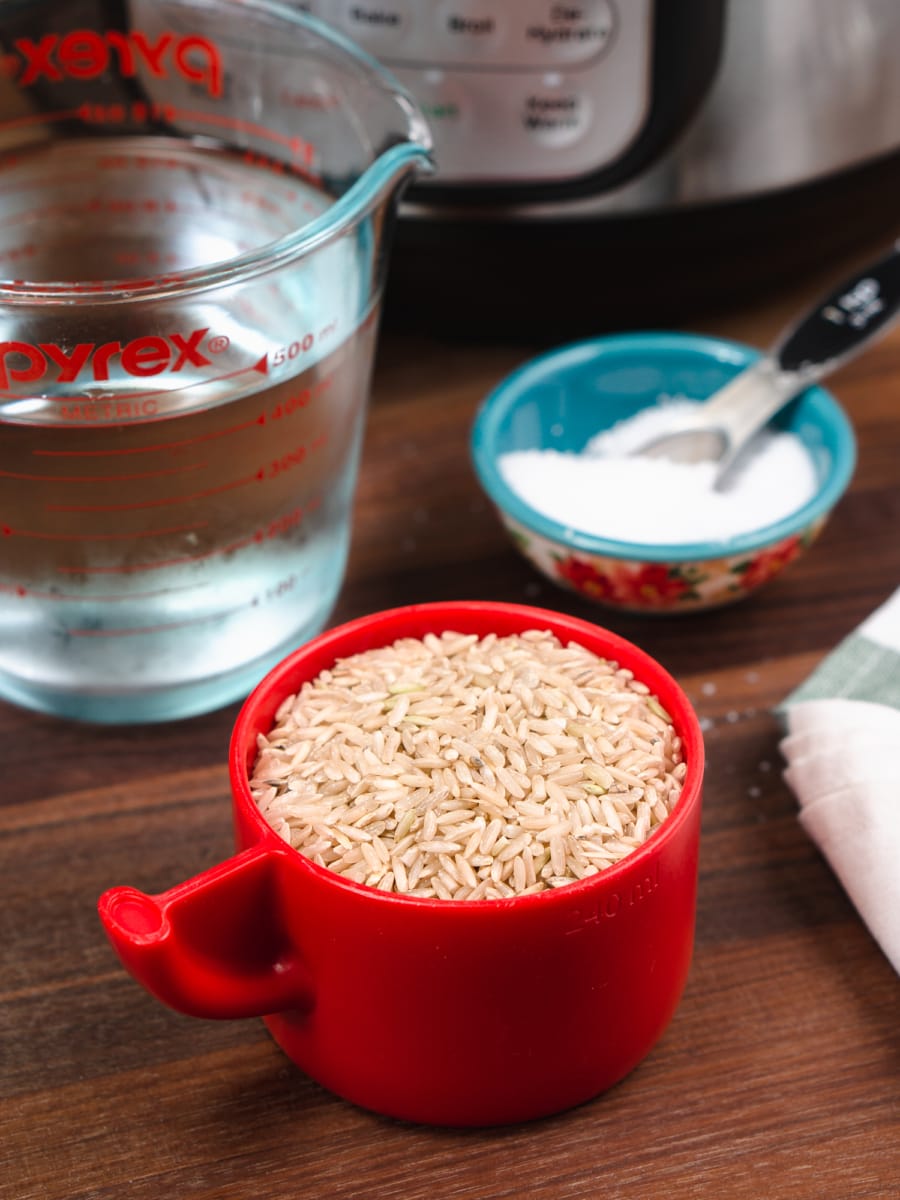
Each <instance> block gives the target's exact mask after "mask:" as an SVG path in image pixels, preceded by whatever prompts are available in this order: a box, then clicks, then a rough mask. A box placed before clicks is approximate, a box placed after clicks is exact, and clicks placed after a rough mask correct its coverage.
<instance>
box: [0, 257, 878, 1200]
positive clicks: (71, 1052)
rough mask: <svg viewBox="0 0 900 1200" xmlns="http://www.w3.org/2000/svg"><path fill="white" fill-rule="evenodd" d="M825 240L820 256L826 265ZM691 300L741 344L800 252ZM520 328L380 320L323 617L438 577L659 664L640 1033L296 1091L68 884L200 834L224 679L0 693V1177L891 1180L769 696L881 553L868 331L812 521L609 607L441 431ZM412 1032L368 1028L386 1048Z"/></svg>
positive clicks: (647, 1184)
mask: <svg viewBox="0 0 900 1200" xmlns="http://www.w3.org/2000/svg"><path fill="white" fill-rule="evenodd" d="M845 265H847V266H849V265H850V264H845ZM833 275H834V270H833V269H832V270H829V271H828V272H824V271H823V273H822V276H821V277H820V278H810V279H806V280H804V281H802V285H801V286H799V287H798V289H797V290H796V292H794V293H792V294H782V295H779V296H778V297H777V298H771V299H770V301H769V302H768V303H766V304H764V305H760V306H758V307H755V308H753V309H750V310H747V311H746V312H743V313H737V314H732V315H730V316H728V317H727V318H716V317H710V318H709V320H707V321H706V322H703V323H698V324H696V325H695V327H696V328H702V329H705V330H706V331H709V332H714V333H721V334H726V335H729V336H733V337H737V338H741V339H743V340H746V341H750V342H753V343H756V344H758V345H765V344H766V343H767V342H768V341H770V340H771V339H772V338H773V337H774V336H775V334H776V333H777V332H778V331H779V329H780V328H781V326H782V325H783V324H784V322H785V321H786V320H787V318H788V317H789V316H790V314H791V313H792V312H793V311H795V310H796V309H797V307H798V306H799V305H800V304H801V303H803V301H804V299H806V298H809V297H811V296H812V295H813V294H814V293H815V291H816V290H817V289H818V288H819V287H820V285H821V284H822V283H823V282H824V281H825V280H826V279H828V278H832V277H833ZM535 348H536V347H521V346H485V345H480V346H477V347H469V346H459V345H453V344H451V343H440V342H437V341H433V342H432V341H426V340H423V339H418V338H417V339H412V338H402V337H399V336H397V335H392V336H391V337H390V338H387V339H385V340H384V341H383V343H382V345H381V348H380V352H379V359H378V364H377V370H376V380H375V396H374V400H373V404H372V407H371V412H370V419H369V426H368V433H367V439H366V445H365V450H364V456H363V466H362V473H361V478H360V485H359V491H358V497H357V505H356V519H355V531H354V542H353V552H352V556H351V561H350V565H349V570H348V576H347V582H346V586H345V588H344V590H343V592H342V595H341V597H340V600H339V603H338V606H337V608H336V610H335V612H334V614H333V617H332V620H333V622H337V621H339V620H344V619H347V618H350V617H353V616H355V615H358V614H361V613H365V612H370V611H372V610H373V609H376V608H381V607H386V606H389V605H393V604H401V603H407V602H411V601H424V600H434V599H442V598H453V597H457V598H497V599H506V600H516V601H525V602H529V603H536V604H542V605H545V606H548V607H553V608H558V609H561V610H564V611H567V612H571V613H575V614H577V615H579V616H585V617H589V618H592V619H594V620H598V621H600V622H601V623H604V624H607V625H609V626H610V627H612V628H614V629H615V630H616V631H617V632H619V633H621V634H623V635H625V636H626V637H629V638H631V639H632V640H635V641H637V642H639V643H640V644H641V645H642V646H644V647H645V648H646V649H647V650H648V651H649V652H650V653H652V654H654V655H655V656H657V657H658V658H660V659H661V660H662V661H663V662H664V663H665V664H666V666H668V668H669V669H670V670H671V671H672V672H674V673H675V674H676V675H677V676H678V678H679V679H680V680H681V681H682V682H683V683H684V685H685V687H686V689H687V691H688V693H689V694H690V696H691V698H692V699H693V701H694V703H695V705H696V707H697V709H698V712H699V714H700V716H701V718H702V719H703V721H704V727H705V729H706V741H707V749H708V756H709V766H708V775H707V786H706V791H705V801H704V818H703V835H702V847H701V878H700V900H699V911H698V926H697V944H696V952H695V958H694V964H693V967H692V971H691V976H690V980H689V983H688V988H687V992H686V994H685V996H684V999H683V1001H682V1003H681V1005H680V1007H679V1009H678V1012H677V1013H676V1015H675V1018H674V1020H673V1022H672V1024H671V1026H670V1028H669V1029H668V1031H667V1032H666V1034H665V1036H664V1037H663V1039H662V1041H661V1042H660V1043H659V1045H658V1046H657V1047H656V1048H655V1049H654V1050H653V1052H652V1053H651V1054H650V1056H649V1057H648V1059H647V1060H646V1061H645V1062H644V1063H643V1064H642V1065H641V1066H640V1067H639V1068H638V1069H637V1070H636V1071H634V1073H633V1074H632V1075H631V1076H630V1077H629V1078H627V1079H626V1080H625V1081H624V1082H622V1083H621V1084H620V1085H619V1086H617V1087H616V1088H614V1089H613V1090H612V1091H611V1092H609V1093H608V1094H606V1095H604V1096H601V1097H599V1098H597V1099H596V1100H595V1101H593V1102H591V1103H590V1104H586V1105H584V1106H582V1107H581V1108H579V1109H576V1110H574V1111H572V1112H569V1113H565V1114H562V1115H560V1116H558V1117H554V1118H552V1119H549V1120H545V1121H541V1122H537V1123H534V1124H531V1125H522V1126H513V1127H510V1128H505V1129H497V1130H482V1131H474V1132H473V1131H468V1132H461V1131H456V1130H444V1129H428V1128H422V1127H416V1126H411V1125H406V1124H403V1123H400V1122H395V1121H389V1120H385V1119H382V1118H379V1117H377V1116H373V1115H372V1114H369V1113H366V1112H363V1111H360V1110H358V1109H356V1108H354V1107H352V1106H350V1105H348V1104H345V1103H343V1102H342V1101H340V1100H338V1099H336V1098H335V1097H333V1096H331V1095H329V1094H327V1093H326V1092H324V1091H323V1090H322V1089H321V1088H319V1087H318V1086H317V1085H316V1084H314V1083H313V1082H311V1081H310V1080H308V1079H307V1078H305V1077H304V1076H303V1075H302V1074H301V1073H300V1072H299V1071H297V1070H296V1069H295V1068H293V1067H292V1065H291V1064H290V1063H289V1062H287V1060H286V1059H285V1058H284V1056H283V1055H282V1054H281V1052H280V1051H279V1050H278V1049H277V1047H275V1045H274V1044H273V1043H272V1042H271V1041H270V1040H269V1038H268V1035H267V1034H266V1032H265V1030H264V1028H263V1026H262V1024H261V1023H260V1022H255V1021H246V1022H223V1023H214V1022H202V1021H194V1020H191V1019H189V1018H187V1017H182V1016H179V1015H177V1014H175V1013H171V1012H169V1011H168V1010H166V1009H163V1008H162V1007H161V1006H160V1005H159V1004H157V1003H156V1002H155V1001H154V1000H152V999H151V998H150V997H149V996H148V995H146V994H145V993H144V992H143V991H142V990H141V989H139V988H138V987H137V985H136V984H134V983H133V982H131V980H130V979H129V978H128V977H127V976H126V975H125V974H124V972H123V971H122V970H121V969H120V967H119V966H118V963H117V961H116V960H115V958H114V956H113V954H112V951H111V950H110V949H109V947H108V946H107V945H106V942H105V940H104V937H103V934H102V931H101V929H100V926H99V922H98V920H97V917H96V913H95V904H96V899H97V897H98V896H99V894H100V893H101V892H102V891H103V890H104V889H105V888H107V887H109V886H111V885H112V884H116V883H124V882H127V883H131V884H134V885H135V886H138V887H141V888H144V889H147V890H150V891H157V890H162V889H164V888H165V887H167V886H169V885H171V884H173V883H175V882H177V881H179V880H180V879H182V878H184V877H186V876H189V875H191V874H194V873H196V872H197V871H199V870H202V869H203V868H204V867H207V866H209V865H211V864H212V863H214V862H216V861H217V860H219V859H221V858H223V857H225V856H227V855H228V854H229V852H230V849H231V831H230V814H229V809H228V785H227V777H226V772H225V767H224V760H225V750H226V746H227V740H228V735H229V731H230V727H231V724H232V721H233V719H234V716H235V713H236V711H237V706H236V705H233V706H231V707H229V708H228V709H225V710H223V711H221V712H218V713H214V714H211V715H209V716H205V717H201V718H197V719H195V720H191V721H185V722H180V723H177V724H172V725H165V726H158V727H148V728H143V729H115V728H110V729H104V728H91V727H81V726H78V725H75V724H73V723H67V722H62V721H57V720H54V719H52V718H49V717H43V716H39V715H37V714H34V713H28V712H23V711H21V710H18V709H16V708H13V707H11V706H8V705H2V704H0V746H2V754H3V776H2V783H0V847H2V849H0V854H2V860H3V861H2V864H0V865H2V872H0V889H2V891H0V901H2V903H0V956H2V976H0V1198H2V1200H145V1198H146V1200H150V1198H153V1200H157V1198H158V1197H163V1196H164V1197H172V1198H178V1200H181V1198H191V1200H214V1198H215V1200H220V1198H221V1200H225V1198H231V1197H236V1198H243V1197H249V1196H252V1197H254V1198H256V1200H269V1198H272V1200H274V1198H275V1197H279V1198H283V1197H295V1196H296V1197H301V1196H302V1197H304V1198H309V1200H326V1198H329V1200H330V1198H335V1200H343V1198H347V1200H349V1198H354V1200H355V1198H357V1197H360V1198H361V1197H365V1198H366V1200H417V1198H419V1197H422V1198H424V1197H429V1198H431V1197H434V1198H437V1200H443V1198H447V1200H456V1198H459V1200H475V1198H478V1200H501V1198H507V1197H508V1198H510V1200H512V1198H513V1197H519V1196H522V1195H525V1194H528V1195H529V1196H531V1197H532V1198H533V1200H575V1198H579V1200H580V1198H589V1197H596V1196H603V1197H604V1198H605V1200H638V1198H640V1200H646V1198H648V1197H667V1198H671V1200H695V1198H701V1197H702V1198H704V1200H705V1198H708V1197H734V1198H735V1200H745V1198H746V1200H751V1198H752V1200H757V1198H758V1197H760V1196H766V1197H767V1198H769V1200H890V1198H891V1197H896V1196H898V1195H900V1036H898V1024H900V1023H898V1017H900V1011H898V1010H900V1003H898V1001H900V985H898V980H897V977H896V975H895V974H894V973H893V972H892V970H891V968H890V967H889V965H888V963H887V962H886V960H885V959H884V957H883V956H882V955H881V954H880V952H879V950H878V948H877V947H876V946H875V944H874V943H873V941H872V939H871V938H870V937H869V935H868V933H867V932H866V930H865V928H864V926H863V925H862V924H861V922H860V920H859V918H858V917H857V915H856V913H855V911H854V909H853V908H852V906H851V905H850V904H849V902H848V900H847V898H846V897H845V895H844V893H843V892H842V890H841V888H840V886H839V884H838V883H837V881H836V880H835V878H834V876H833V875H832V873H831V871H830V870H829V868H828V867H827V865H826V864H825V863H824V862H823V860H822V859H821V857H820V856H819V855H818V853H817V852H816V850H815V848H814V847H813V846H812V845H811V843H810V842H809V841H808V840H807V839H806V837H805V835H804V834H803V832H802V831H801V829H800V828H799V826H798V823H797V821H796V815H795V814H796V806H795V802H794V800H793V798H792V796H791V794H790V792H789V791H788V789H787V788H786V786H785V784H784V782H783V780H782V778H781V763H780V760H779V754H778V747H777V742H778V736H779V730H778V725H777V723H776V720H775V718H774V717H773V716H772V711H771V710H772V707H773V706H774V705H775V704H777V703H778V701H779V700H780V699H781V698H782V697H783V696H784V695H785V694H786V693H787V692H788V691H790V690H791V688H793V687H794V686H796V684H798V683H799V682H800V681H801V680H802V679H803V678H804V677H805V676H806V675H807V674H808V673H809V671H810V670H811V669H812V668H813V667H814V666H815V664H816V663H817V662H818V661H819V660H820V658H821V657H822V656H823V655H824V654H825V653H826V652H827V651H828V649H829V648H830V647H832V646H833V645H834V644H835V643H836V642H837V641H838V640H839V639H840V638H841V637H843V636H844V635H845V634H846V633H848V632H849V631H850V630H851V629H852V628H853V627H854V626H855V625H856V624H858V622H859V621H860V620H862V619H863V617H865V616H866V615H867V613H869V612H870V611H871V610H872V609H873V608H874V607H875V606H876V605H877V604H879V603H880V602H881V601H883V600H884V599H885V598H886V597H887V596H888V595H889V594H890V593H891V592H892V591H893V590H894V588H895V587H896V586H897V585H898V583H900V538H898V535H897V531H898V528H900V467H898V463H900V330H895V331H894V332H893V333H892V334H891V335H889V336H888V337H887V338H886V339H885V340H884V341H883V342H881V343H880V344H879V345H877V346H876V347H875V348H873V349H872V350H871V351H870V352H869V353H868V355H867V356H866V357H865V358H863V359H862V360H860V361H859V362H857V363H854V364H850V365H848V366H847V367H845V368H844V369H843V370H842V372H841V373H840V375H839V376H838V377H836V378H835V380H834V383H833V387H834V390H835V392H836V393H837V394H838V395H839V397H840V398H841V400H842V401H843V403H844V404H845V406H846V408H847V410H848V412H849V414H850V416H851V418H852V420H853V422H854V425H855V426H856V430H857V435H858V438H859V449H860V455H859V468H858V471H857V474H856V477H855V479H854V482H853V485H852V487H851V490H850V492H849V494H848V495H847V497H846V498H845V499H844V501H843V502H842V504H841V505H840V506H839V508H838V510H837V512H836V513H835V515H834V517H833V519H832V521H831V523H830V524H829V525H828V527H827V528H826V530H825V532H824V534H823V535H822V537H821V539H820V541H819V543H818V544H817V545H816V546H815V547H814V548H813V549H812V550H811V551H810V553H809V554H808V556H807V557H806V558H804V559H802V560H801V561H800V562H798V563H797V564H795V565H794V566H793V567H792V568H791V570H790V571H789V572H788V574H786V575H785V576H784V577H783V578H782V579H781V580H778V581H776V582H775V583H773V584H772V585H771V586H770V587H768V588H767V589H765V590H764V591H763V592H762V593H760V594H759V595H758V596H757V597H755V598H753V599H751V600H748V601H746V602H744V603H743V604H741V605H739V606H736V607H735V608H733V609H729V610H722V611H720V612H717V613H712V614H708V615H695V616H682V617H680V618H671V619H669V618H660V619H653V620H641V619H639V618H635V617H623V616H617V615H614V614H609V613H606V612H605V611H604V610H601V609H597V608H594V607H593V606H590V605H588V604H587V603H582V602H580V601H578V600H577V599H576V598H575V597H573V596H571V595H569V594H567V593H565V592H563V591H559V590H556V589H554V588H553V587H552V586H551V585H550V584H548V583H546V582H545V581H543V580H542V579H540V578H539V577H538V576H536V575H535V573H534V572H533V571H532V570H531V568H530V567H528V565H527V564H526V563H524V562H523V560H522V559H521V558H519V556H518V555H517V554H516V553H515V551H514V550H512V548H511V547H510V545H509V543H508V542H507V540H506V538H505V535H504V534H503V532H502V530H501V529H500V526H499V524H498V523H497V521H496V519H495V518H494V517H493V514H492V513H491V511H490V509H489V506H488V505H487V503H486V502H485V500H484V498H483V497H482V495H481V494H480V492H479V489H478V486H477V484H476V482H475V478H474V475H473V473H472V470H471V467H470V465H469V460H468V450H467V439H468V433H469V427H470V424H471V421H472V418H473V415H474V413H475V410H476V408H477V405H478V403H479V401H480V399H481V397H482V396H483V394H484V393H485V392H486V391H487V390H488V388H490V387H491V386H492V385H493V384H494V383H496V382H497V381H498V380H499V379H500V378H501V377H502V375H503V374H505V372H506V371H508V370H509V369H511V368H512V367H514V366H516V365H517V364H518V363H520V362H522V361H523V360H524V359H525V358H527V357H529V356H530V354H531V353H532V352H533V350H534V349H535ZM416 1053H427V1047H398V1054H397V1062H398V1068H397V1069H398V1070H402V1064H403V1059H404V1055H406V1054H416Z"/></svg>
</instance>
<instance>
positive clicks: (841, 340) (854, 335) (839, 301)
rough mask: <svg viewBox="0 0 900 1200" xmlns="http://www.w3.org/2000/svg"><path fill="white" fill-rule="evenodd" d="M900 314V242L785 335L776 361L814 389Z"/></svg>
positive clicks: (775, 356) (831, 294) (774, 354)
mask: <svg viewBox="0 0 900 1200" xmlns="http://www.w3.org/2000/svg"><path fill="white" fill-rule="evenodd" d="M898 312H900V242H897V243H896V244H895V245H894V247H893V249H892V250H891V252H890V253H889V254H887V255H885V257H884V258H882V259H879V260H878V262H875V263H872V264H871V265H870V266H868V267H865V268H864V269H863V270H862V271H859V272H858V273H857V274H856V275H853V276H851V278H850V279H847V280H846V281H845V282H844V283H842V284H841V285H840V287H838V288H835V289H834V291H832V292H831V293H829V295H828V296H826V297H824V298H823V299H822V300H821V301H820V302H819V303H818V304H817V305H815V307H814V308H813V309H812V310H811V311H810V312H809V314H808V315H807V316H805V317H803V318H802V320H801V321H800V322H799V323H798V324H797V325H795V326H793V327H792V328H790V329H789V330H787V331H786V333H785V334H784V336H783V337H782V338H781V339H780V341H779V342H778V344H777V345H776V347H775V348H774V349H773V351H772V352H771V357H772V358H774V360H775V362H776V363H777V364H778V366H779V367H780V368H781V370H782V371H788V372H790V373H792V374H796V375H798V376H800V377H801V379H802V380H803V381H804V382H805V383H812V382H813V381H814V380H816V379H820V378H821V377H822V376H823V375H826V374H828V373H829V372H830V371H833V370H834V369H835V368H836V367H837V366H838V365H839V364H840V362H841V361H842V360H843V359H845V358H850V357H852V356H853V355H854V354H856V353H857V352H858V351H859V350H861V349H862V348H863V346H864V345H865V344H866V343H867V342H868V341H869V340H870V339H871V338H873V337H875V335H876V334H877V333H879V332H880V331H881V330H882V329H884V327H885V326H886V325H888V324H890V322H891V321H893V320H894V318H895V317H896V316H897V314H898Z"/></svg>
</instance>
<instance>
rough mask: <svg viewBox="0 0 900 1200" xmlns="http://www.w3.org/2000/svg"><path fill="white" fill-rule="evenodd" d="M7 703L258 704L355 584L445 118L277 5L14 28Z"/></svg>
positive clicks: (14, 22)
mask: <svg viewBox="0 0 900 1200" xmlns="http://www.w3.org/2000/svg"><path fill="white" fill-rule="evenodd" d="M0 42H2V51H3V57H2V62H0V694H2V695H4V696H6V697H7V698H9V699H12V700H14V701H17V702H20V703H23V704H26V705H29V706H31V707H35V708H40V709H45V710H48V711H51V712H56V713H60V714H64V715H70V716H75V717H80V718H84V719H89V720H101V721H141V720H157V719H166V718H171V717H179V716H185V715H188V714H191V713H196V712H200V711H203V710H206V709H209V708H213V707H217V706H219V705H222V704H225V703H227V702H228V701H230V700H232V699H235V698H237V697H238V696H240V695H242V694H244V693H245V692H246V691H248V690H249V689H250V687H251V686H252V685H253V684H254V683H255V682H256V681H257V680H258V679H259V678H261V676H262V675H263V674H264V673H265V671H266V670H267V669H268V668H269V667H270V666H271V665H272V664H273V663H274V662H276V661H277V660H278V659H280V658H281V657H283V655H284V654H285V652H286V651H287V650H289V649H290V648H292V647H293V646H294V645H296V644H298V643H300V642H302V641H303V640H305V639H306V638H307V637H309V636H311V635H312V634H314V633H316V632H318V630H319V629H320V628H321V627H322V626H323V624H324V623H325V621H326V619H327V616H328V613H329V611H330V609H331V606H332V604H333V602H334V600H335V597H336V594H337V592H338V589H339V587H340V584H341V581H342V577H343V571H344V564H345V559H346V553H347V547H348V541H349V517H350V508H351V501H352V496H353V491H354V484H355V480H356V474H357V464H358V457H359V451H360V442H361V436H362V431H363V426H364V413H365V407H366V399H367V392H368V385H369V376H370V368H371V363H372V353H373V342H374V338H375V331H376V326H377V313H378V305H379V298H380V294H381V290H382V285H383V282H384V271H385V258H386V254H385V252H386V234H387V233H388V231H389V226H390V218H391V215H392V212H393V209H394V206H395V203H396V199H397V196H398V192H399V190H400V188H401V186H402V185H403V184H404V183H405V182H406V181H407V180H408V179H409V178H410V177H411V176H412V174H414V172H415V171H416V170H417V169H418V168H421V167H423V166H427V165H428V163H429V138H428V132H427V129H426V126H425V123H424V121H423V120H422V118H421V116H420V114H419V112H418V110H417V109H416V108H415V106H414V105H413V104H412V103H411V102H410V100H409V99H408V98H407V96H406V95H405V94H404V93H403V92H401V91H400V90H399V89H398V88H397V86H396V85H395V84H394V83H393V82H392V81H391V79H390V77H389V76H387V75H386V74H385V73H384V72H383V71H382V69H381V68H380V67H379V66H378V65H377V64H376V63H375V62H374V61H373V60H371V59H369V58H368V57H367V56H366V55H364V54H363V53H361V52H360V51H358V50H356V49H355V47H353V46H352V45H351V44H350V43H348V42H346V41H345V40H344V39H343V38H341V37H340V36H338V35H336V34H332V33H330V32H329V31H328V30H327V29H326V28H325V27H324V26H322V25H319V24H318V23H316V22H314V21H312V20H310V19H308V18H305V17H304V16H302V15H300V14H298V13H297V12H296V11H294V10H291V9H289V8H285V7H281V6H278V5H275V4H270V3H265V2H261V0H165V2H162V3H160V2H158V0H135V2H132V3H128V2H124V3H113V4H110V3H100V2H99V0H98V3H97V4H96V5H95V6H94V7H92V6H91V5H82V4H79V5H76V6H73V5H70V4H66V3H63V2H62V0H58V2H53V0H44V2H41V0H29V2H28V3H8V4H3V5H2V7H0Z"/></svg>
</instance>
